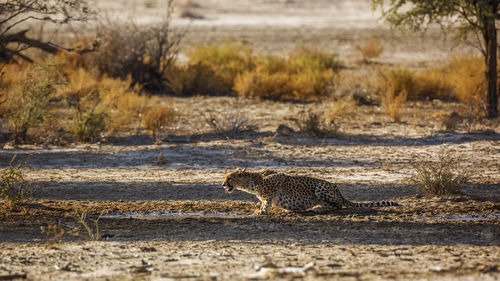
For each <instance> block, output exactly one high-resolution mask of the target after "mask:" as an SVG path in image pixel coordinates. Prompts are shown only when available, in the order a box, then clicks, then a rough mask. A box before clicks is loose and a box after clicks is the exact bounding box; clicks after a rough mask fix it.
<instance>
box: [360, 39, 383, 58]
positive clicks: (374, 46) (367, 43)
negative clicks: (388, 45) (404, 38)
mask: <svg viewBox="0 0 500 281" xmlns="http://www.w3.org/2000/svg"><path fill="white" fill-rule="evenodd" d="M355 48H356V50H357V51H358V52H359V53H360V54H361V57H362V58H363V62H364V63H370V62H371V61H372V60H373V59H374V58H377V57H379V56H380V55H381V54H382V53H383V52H384V47H383V46H382V43H380V41H379V40H378V39H376V38H374V37H372V38H370V39H368V40H364V41H363V42H362V43H361V44H357V45H355Z"/></svg>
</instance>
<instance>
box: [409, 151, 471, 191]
mask: <svg viewBox="0 0 500 281" xmlns="http://www.w3.org/2000/svg"><path fill="white" fill-rule="evenodd" d="M457 164H458V160H456V159H454V158H452V157H451V155H450V153H449V152H448V153H447V152H441V153H439V155H438V161H437V162H430V163H429V162H424V161H420V162H417V163H416V164H415V170H416V171H415V174H414V175H413V176H412V177H411V178H410V181H411V182H412V183H413V184H415V185H417V187H418V188H419V189H420V190H422V191H423V192H425V193H426V194H427V195H447V194H459V193H461V188H462V187H463V186H464V185H465V184H466V183H467V182H468V180H469V178H468V176H467V174H466V173H464V171H458V169H457Z"/></svg>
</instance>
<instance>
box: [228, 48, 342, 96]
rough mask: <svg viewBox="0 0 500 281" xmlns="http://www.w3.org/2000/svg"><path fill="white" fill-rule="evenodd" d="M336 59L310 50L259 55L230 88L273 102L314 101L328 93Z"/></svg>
mask: <svg viewBox="0 0 500 281" xmlns="http://www.w3.org/2000/svg"><path fill="white" fill-rule="evenodd" d="M339 67H340V64H339V62H338V60H337V56H336V55H334V54H329V53H326V52H321V51H318V50H314V49H305V48H302V49H299V50H297V51H294V52H291V53H290V55H289V57H288V58H281V57H275V56H267V57H264V56H259V57H257V58H256V59H255V67H254V68H253V69H252V70H250V71H247V72H244V73H242V74H241V75H239V76H238V77H237V78H236V80H235V83H234V89H235V91H236V92H237V93H238V94H239V95H240V96H250V97H260V98H266V99H273V100H287V99H294V100H318V99H320V98H323V97H325V96H327V95H328V94H329V92H330V87H331V84H332V80H333V77H334V75H335V71H336V70H337V69H338V68H339Z"/></svg>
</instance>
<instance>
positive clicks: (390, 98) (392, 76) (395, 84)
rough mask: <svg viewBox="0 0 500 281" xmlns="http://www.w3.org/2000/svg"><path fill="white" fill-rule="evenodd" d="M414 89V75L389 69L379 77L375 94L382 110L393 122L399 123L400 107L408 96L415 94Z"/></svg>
mask: <svg viewBox="0 0 500 281" xmlns="http://www.w3.org/2000/svg"><path fill="white" fill-rule="evenodd" d="M415 89H416V82H415V79H414V73H413V72H411V71H409V70H406V69H389V70H387V71H384V72H383V73H382V74H381V75H380V77H379V83H378V88H377V92H378V93H379V95H380V98H381V104H382V108H383V109H384V111H385V112H386V113H387V114H388V115H389V116H390V117H391V118H392V119H393V120H394V121H395V122H400V121H401V114H400V110H401V107H402V106H403V105H404V104H405V103H406V100H407V98H408V96H409V95H413V94H414V93H415V92H416V90H415ZM409 93H410V94H409Z"/></svg>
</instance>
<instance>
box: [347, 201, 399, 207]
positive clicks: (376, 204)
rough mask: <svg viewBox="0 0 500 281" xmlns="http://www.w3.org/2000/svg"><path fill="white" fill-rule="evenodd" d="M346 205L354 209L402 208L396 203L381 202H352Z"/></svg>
mask: <svg viewBox="0 0 500 281" xmlns="http://www.w3.org/2000/svg"><path fill="white" fill-rule="evenodd" d="M345 205H346V206H348V207H354V208H370V207H386V206H401V205H399V204H398V203H396V202H393V201H379V202H359V203H358V202H351V201H347V200H346V202H345Z"/></svg>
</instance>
